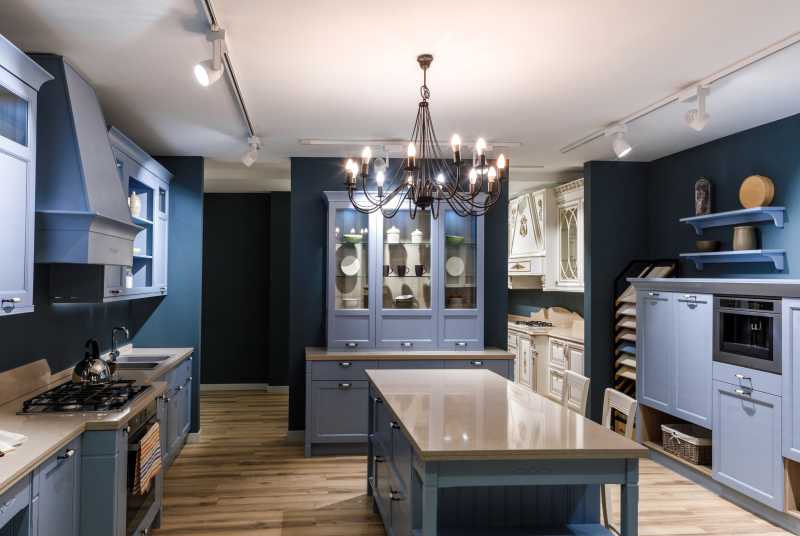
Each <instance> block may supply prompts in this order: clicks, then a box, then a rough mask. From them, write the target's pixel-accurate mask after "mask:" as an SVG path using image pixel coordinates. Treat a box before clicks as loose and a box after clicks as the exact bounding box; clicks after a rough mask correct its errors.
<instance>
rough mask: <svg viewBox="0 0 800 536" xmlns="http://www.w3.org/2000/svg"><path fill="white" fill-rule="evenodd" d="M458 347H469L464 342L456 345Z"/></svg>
mask: <svg viewBox="0 0 800 536" xmlns="http://www.w3.org/2000/svg"><path fill="white" fill-rule="evenodd" d="M456 346H457V347H459V348H466V347H467V343H466V342H464V341H458V342H457V343H456Z"/></svg>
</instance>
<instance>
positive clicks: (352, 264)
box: [339, 255, 361, 275]
mask: <svg viewBox="0 0 800 536" xmlns="http://www.w3.org/2000/svg"><path fill="white" fill-rule="evenodd" d="M339 267H340V268H341V269H342V273H343V274H344V275H356V274H357V273H358V271H359V270H361V261H359V260H358V257H355V256H353V255H348V256H346V257H345V258H343V259H342V262H340V263H339Z"/></svg>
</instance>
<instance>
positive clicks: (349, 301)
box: [342, 298, 361, 309]
mask: <svg viewBox="0 0 800 536" xmlns="http://www.w3.org/2000/svg"><path fill="white" fill-rule="evenodd" d="M360 304H361V299H360V298H342V305H343V306H344V308H345V309H358V306H359V305H360Z"/></svg>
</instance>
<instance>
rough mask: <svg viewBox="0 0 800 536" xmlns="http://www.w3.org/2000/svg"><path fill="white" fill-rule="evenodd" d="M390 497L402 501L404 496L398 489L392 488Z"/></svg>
mask: <svg viewBox="0 0 800 536" xmlns="http://www.w3.org/2000/svg"><path fill="white" fill-rule="evenodd" d="M389 498H390V499H391V500H393V501H402V500H403V496H402V495H401V494H400V492H399V491H397V490H390V491H389Z"/></svg>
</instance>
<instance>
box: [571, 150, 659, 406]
mask: <svg viewBox="0 0 800 536" xmlns="http://www.w3.org/2000/svg"><path fill="white" fill-rule="evenodd" d="M647 166H648V165H647V164H645V163H639V162H588V163H586V164H585V165H584V170H583V174H584V251H585V259H586V264H585V266H584V283H585V292H584V296H583V299H584V307H583V309H584V320H585V326H586V327H585V331H584V344H585V354H584V359H585V369H584V374H585V375H586V376H588V377H590V378H591V379H592V383H591V388H590V393H589V408H588V414H589V415H591V416H592V417H593V418H594V419H597V420H599V419H600V418H601V417H602V415H601V414H602V410H603V392H604V391H605V389H606V387H609V386H610V385H611V381H612V374H613V372H612V371H613V362H612V361H613V358H612V351H611V345H612V329H613V323H614V313H613V308H612V302H613V299H614V278H616V277H617V275H618V274H619V273H620V271H622V270H623V269H625V267H626V265H627V264H628V262H629V261H631V260H633V259H637V258H646V257H647V229H646V225H645V223H646V219H647V211H648V207H647V205H646V203H645V202H644V200H645V199H646V196H647V185H648V180H647Z"/></svg>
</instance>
